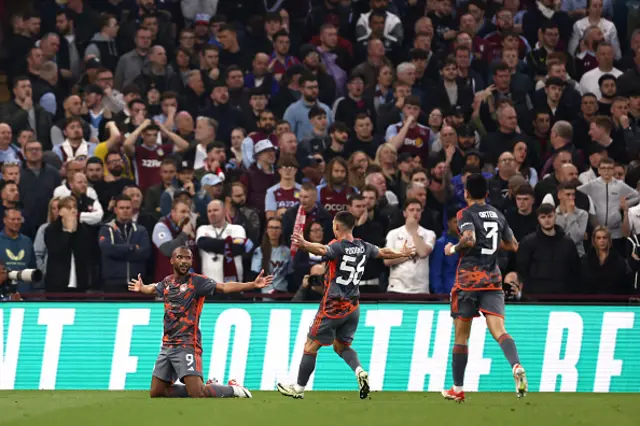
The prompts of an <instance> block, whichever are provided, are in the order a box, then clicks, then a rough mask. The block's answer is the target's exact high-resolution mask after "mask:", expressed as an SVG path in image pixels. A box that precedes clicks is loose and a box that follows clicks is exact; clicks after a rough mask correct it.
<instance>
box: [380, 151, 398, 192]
mask: <svg viewBox="0 0 640 426" xmlns="http://www.w3.org/2000/svg"><path fill="white" fill-rule="evenodd" d="M375 163H376V164H377V165H378V166H380V168H382V174H383V175H384V177H385V179H386V180H387V188H394V187H395V186H396V180H397V174H398V151H397V150H396V149H395V147H394V146H393V145H391V144H390V143H384V144H382V145H380V146H379V147H378V150H377V151H376V160H375Z"/></svg>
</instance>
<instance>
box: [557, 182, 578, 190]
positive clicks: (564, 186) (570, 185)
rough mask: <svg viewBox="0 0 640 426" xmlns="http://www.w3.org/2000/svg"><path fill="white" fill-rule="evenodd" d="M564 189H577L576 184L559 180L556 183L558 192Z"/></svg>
mask: <svg viewBox="0 0 640 426" xmlns="http://www.w3.org/2000/svg"><path fill="white" fill-rule="evenodd" d="M566 189H573V190H574V191H575V190H577V189H578V185H576V184H575V183H574V182H561V183H560V184H558V188H557V190H558V192H560V191H563V190H566Z"/></svg>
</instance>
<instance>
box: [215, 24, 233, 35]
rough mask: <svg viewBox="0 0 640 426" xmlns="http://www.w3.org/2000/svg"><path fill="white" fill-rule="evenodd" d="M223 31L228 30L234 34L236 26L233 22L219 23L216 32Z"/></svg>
mask: <svg viewBox="0 0 640 426" xmlns="http://www.w3.org/2000/svg"><path fill="white" fill-rule="evenodd" d="M223 31H229V32H232V33H234V34H235V33H236V27H234V26H233V24H222V25H220V29H219V30H218V32H219V33H221V32H223Z"/></svg>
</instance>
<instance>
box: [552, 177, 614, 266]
mask: <svg viewBox="0 0 640 426" xmlns="http://www.w3.org/2000/svg"><path fill="white" fill-rule="evenodd" d="M576 191H577V187H576V184H575V183H572V182H563V183H561V184H560V185H558V200H559V202H560V205H559V206H558V207H557V208H556V224H557V225H558V226H559V227H560V228H562V230H563V231H564V233H565V235H566V236H568V237H569V238H571V240H572V241H573V242H574V243H575V245H576V249H577V250H578V255H580V257H582V256H584V254H585V251H584V240H586V239H587V226H588V225H589V213H588V212H587V211H586V210H583V209H581V208H579V207H577V206H576ZM625 206H626V203H625ZM625 214H626V210H625ZM622 227H623V228H624V225H622ZM623 233H624V229H623Z"/></svg>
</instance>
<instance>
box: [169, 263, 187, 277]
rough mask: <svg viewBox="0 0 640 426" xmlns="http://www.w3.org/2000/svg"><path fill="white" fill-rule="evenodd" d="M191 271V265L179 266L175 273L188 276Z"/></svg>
mask: <svg viewBox="0 0 640 426" xmlns="http://www.w3.org/2000/svg"><path fill="white" fill-rule="evenodd" d="M189 269H191V266H190V265H178V267H177V268H174V271H173V272H174V273H175V274H176V275H182V276H184V275H187V274H188V273H189Z"/></svg>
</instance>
